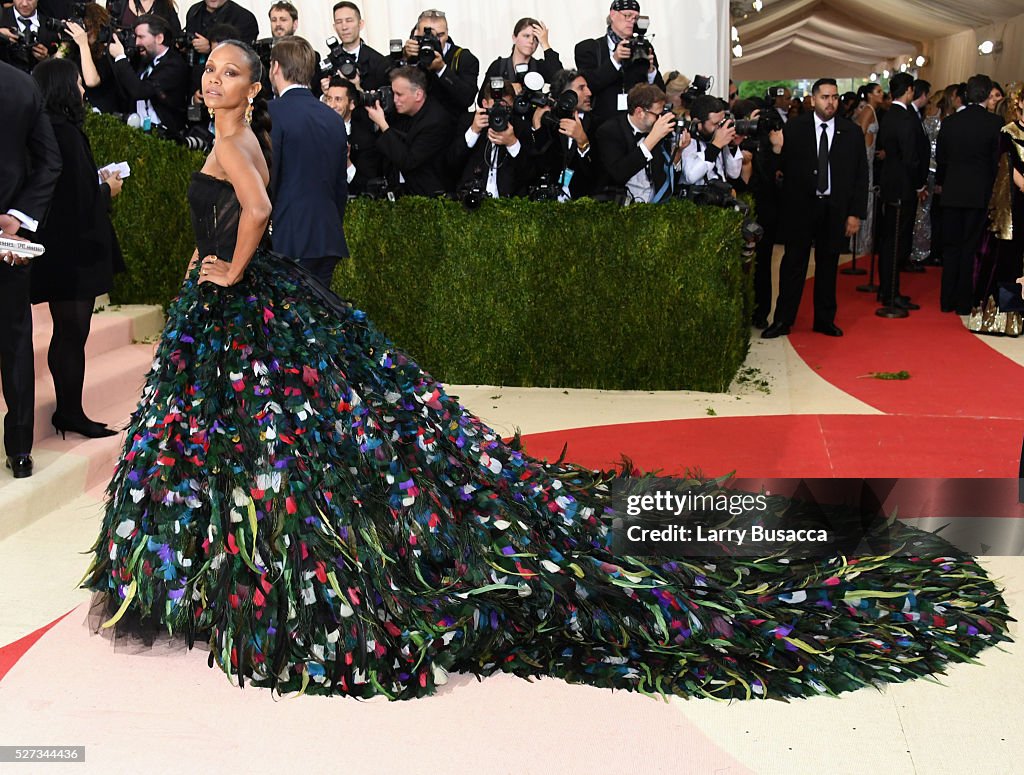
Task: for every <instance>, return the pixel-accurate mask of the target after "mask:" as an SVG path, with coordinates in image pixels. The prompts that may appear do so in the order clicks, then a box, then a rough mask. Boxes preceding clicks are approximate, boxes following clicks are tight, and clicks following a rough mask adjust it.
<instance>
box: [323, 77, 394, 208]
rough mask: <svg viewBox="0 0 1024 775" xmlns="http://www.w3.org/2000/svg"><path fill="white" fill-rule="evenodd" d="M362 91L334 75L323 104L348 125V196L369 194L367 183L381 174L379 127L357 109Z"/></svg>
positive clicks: (346, 127) (362, 111)
mask: <svg viewBox="0 0 1024 775" xmlns="http://www.w3.org/2000/svg"><path fill="white" fill-rule="evenodd" d="M360 98H361V92H360V91H359V90H358V89H357V88H356V85H355V84H354V83H352V81H349V80H347V79H345V78H339V77H338V76H334V77H333V78H331V80H330V83H328V84H327V91H326V92H325V93H324V102H325V103H326V104H327V107H329V108H330V109H331V110H333V111H334V112H335V113H337V114H338V115H339V116H341V118H342V119H343V120H344V122H345V133H346V134H347V135H348V145H347V146H346V148H347V154H348V158H347V160H346V161H347V170H346V177H347V178H348V195H349V196H350V197H352V196H360V195H362V194H365V193H366V189H367V183H369V182H370V181H371V180H374V179H375V178H379V177H380V175H381V158H380V153H379V152H378V151H377V127H376V126H375V125H374V123H373V122H372V121H370V117H369V116H367V115H366V111H365V110H361V109H358V108H357V105H358V104H359V102H360Z"/></svg>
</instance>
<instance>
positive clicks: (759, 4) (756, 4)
mask: <svg viewBox="0 0 1024 775" xmlns="http://www.w3.org/2000/svg"><path fill="white" fill-rule="evenodd" d="M762 8H764V3H762V2H761V0H754V10H755V11H757V12H758V13H761V9H762Z"/></svg>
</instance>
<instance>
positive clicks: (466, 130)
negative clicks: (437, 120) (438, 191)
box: [448, 77, 532, 199]
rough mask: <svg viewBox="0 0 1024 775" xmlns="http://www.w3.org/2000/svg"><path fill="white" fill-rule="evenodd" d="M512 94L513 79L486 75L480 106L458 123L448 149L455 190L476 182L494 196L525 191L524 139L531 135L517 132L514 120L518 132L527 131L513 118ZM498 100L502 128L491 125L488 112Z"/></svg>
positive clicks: (527, 169) (516, 194)
mask: <svg viewBox="0 0 1024 775" xmlns="http://www.w3.org/2000/svg"><path fill="white" fill-rule="evenodd" d="M515 98H516V91H515V88H514V87H513V86H512V81H506V80H505V79H504V78H500V77H499V78H491V79H488V83H485V84H484V88H483V91H482V93H481V97H480V107H479V108H478V109H477V110H476V112H475V113H467V114H466V115H465V117H464V118H463V119H462V120H461V121H460V122H459V124H458V125H457V128H456V131H455V134H456V137H455V140H454V141H453V142H452V144H451V146H450V147H449V149H448V166H449V168H450V169H451V170H452V171H453V172H454V177H455V191H456V192H459V191H462V190H465V189H466V188H467V187H469V186H473V185H479V186H481V187H482V188H483V189H484V190H485V191H486V192H487V195H488V196H490V197H492V198H494V199H498V198H499V197H509V196H519V195H521V194H524V193H525V188H524V187H525V184H526V176H527V174H528V172H529V168H530V164H529V154H528V153H527V152H526V151H525V150H524V141H527V140H529V139H532V135H531V137H530V138H527V137H525V136H524V137H523V139H522V140H520V138H519V137H518V136H517V131H516V130H517V124H518V130H519V133H521V134H524V135H525V134H526V133H525V127H524V126H523V124H521V123H519V122H514V121H513V120H512V105H513V103H514V102H515ZM498 104H500V105H502V106H504V108H505V110H506V111H507V113H508V121H507V122H506V124H505V125H504V127H503V128H495V127H493V126H491V121H490V117H489V115H488V111H490V110H491V109H492V108H494V106H495V105H498Z"/></svg>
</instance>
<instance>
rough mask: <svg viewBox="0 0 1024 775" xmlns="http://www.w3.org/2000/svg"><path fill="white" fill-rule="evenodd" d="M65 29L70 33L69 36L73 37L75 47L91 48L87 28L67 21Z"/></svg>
mask: <svg viewBox="0 0 1024 775" xmlns="http://www.w3.org/2000/svg"><path fill="white" fill-rule="evenodd" d="M64 28H65V29H66V30H67V31H68V34H69V35H70V36H71V39H72V40H73V41H75V45H76V46H78V48H80V49H83V48H88V47H89V34H88V33H87V32H86V31H85V28H84V27H83V26H82V25H80V24H76V23H75V22H72V21H66V22H64Z"/></svg>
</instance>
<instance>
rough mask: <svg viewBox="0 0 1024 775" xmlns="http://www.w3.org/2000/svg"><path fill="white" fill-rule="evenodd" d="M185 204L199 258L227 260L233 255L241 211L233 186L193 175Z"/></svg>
mask: <svg viewBox="0 0 1024 775" xmlns="http://www.w3.org/2000/svg"><path fill="white" fill-rule="evenodd" d="M188 204H189V210H190V212H191V214H192V229H193V231H195V234H196V247H198V248H199V256H200V258H202V257H204V256H217V257H218V258H220V259H221V260H223V261H230V260H231V257H232V255H233V254H234V252H235V240H236V239H237V237H238V215H239V212H240V211H241V205H239V203H238V197H237V196H235V189H234V187H233V186H232V185H231V184H230V183H229V182H228V181H226V180H222V179H220V178H215V177H212V176H211V175H207V174H205V173H202V172H193V173H192V183H191V185H190V186H189V187H188Z"/></svg>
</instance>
